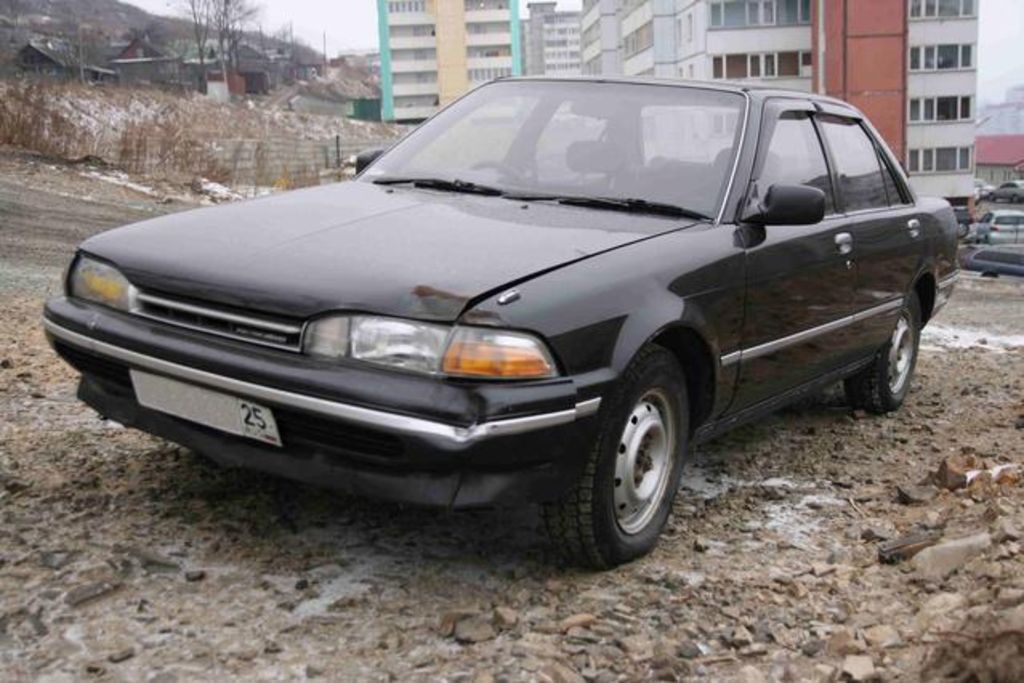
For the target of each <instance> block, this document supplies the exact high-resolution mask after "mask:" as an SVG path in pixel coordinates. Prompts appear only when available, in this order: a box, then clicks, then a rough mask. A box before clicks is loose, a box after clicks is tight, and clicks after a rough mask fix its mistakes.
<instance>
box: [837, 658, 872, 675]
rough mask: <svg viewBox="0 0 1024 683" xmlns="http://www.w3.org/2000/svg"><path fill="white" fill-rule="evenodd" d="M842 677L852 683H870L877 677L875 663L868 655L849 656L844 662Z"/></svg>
mask: <svg viewBox="0 0 1024 683" xmlns="http://www.w3.org/2000/svg"><path fill="white" fill-rule="evenodd" d="M842 676H843V678H845V679H847V680H850V681H869V680H871V679H873V678H874V677H875V663H874V662H873V661H872V660H871V657H868V656H867V655H849V656H848V657H847V658H846V659H844V660H843V670H842Z"/></svg>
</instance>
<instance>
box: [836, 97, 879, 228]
mask: <svg viewBox="0 0 1024 683" xmlns="http://www.w3.org/2000/svg"><path fill="white" fill-rule="evenodd" d="M821 129H822V130H823V131H824V134H825V139H826V140H828V144H829V147H830V148H831V150H832V157H833V158H834V159H835V161H836V166H837V169H836V170H837V171H838V174H839V189H840V191H841V192H842V195H843V201H844V205H845V207H846V210H847V211H861V210H864V209H877V208H884V207H887V206H889V200H888V197H887V195H886V193H885V180H884V178H883V177H882V167H881V166H880V165H879V163H878V154H877V152H876V151H875V145H874V144H873V143H872V142H871V138H869V137H868V135H867V133H865V132H864V130H863V129H862V128H861V127H860V125H859V124H858V123H857V122H856V121H851V120H849V119H841V118H836V117H833V116H828V117H822V126H821Z"/></svg>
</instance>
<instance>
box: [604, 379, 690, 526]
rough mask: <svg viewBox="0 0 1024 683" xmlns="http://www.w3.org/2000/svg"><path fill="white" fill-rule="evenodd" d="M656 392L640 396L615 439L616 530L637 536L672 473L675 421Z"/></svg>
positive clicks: (660, 395) (664, 399)
mask: <svg viewBox="0 0 1024 683" xmlns="http://www.w3.org/2000/svg"><path fill="white" fill-rule="evenodd" d="M670 405H671V404H670V403H669V402H668V399H667V397H666V396H665V394H664V393H662V392H661V391H660V390H652V391H649V392H648V393H646V394H644V396H643V397H642V398H641V399H640V401H639V402H638V403H637V404H636V406H635V407H634V408H633V411H632V412H631V413H630V416H629V419H628V420H626V426H625V428H624V429H623V430H622V436H621V437H620V438H619V444H618V452H617V454H616V458H615V480H614V484H613V485H614V487H615V491H614V502H615V518H616V520H617V521H618V524H619V528H621V529H622V530H623V531H624V532H625V533H627V534H636V533H639V532H640V531H642V530H643V529H644V527H646V526H647V524H648V523H649V522H650V521H651V519H652V518H653V517H654V515H655V513H656V512H657V511H658V507H659V506H660V504H661V501H662V499H663V498H664V497H665V490H666V489H667V488H668V481H669V478H670V475H671V472H672V460H673V457H674V454H675V450H676V446H675V444H676V435H675V426H674V425H675V420H674V419H673V417H672V413H671V408H670Z"/></svg>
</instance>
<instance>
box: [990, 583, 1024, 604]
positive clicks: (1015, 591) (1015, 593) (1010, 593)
mask: <svg viewBox="0 0 1024 683" xmlns="http://www.w3.org/2000/svg"><path fill="white" fill-rule="evenodd" d="M1022 602H1024V590H1021V589H1019V588H1000V589H999V595H998V596H996V605H997V606H998V607H1016V606H1017V605H1019V604H1021V603H1022Z"/></svg>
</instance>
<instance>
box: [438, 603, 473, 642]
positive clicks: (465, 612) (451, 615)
mask: <svg viewBox="0 0 1024 683" xmlns="http://www.w3.org/2000/svg"><path fill="white" fill-rule="evenodd" d="M476 614H477V613H476V611H474V610H469V609H459V610H453V611H451V612H445V613H444V614H442V615H441V623H440V624H439V625H438V631H440V632H441V635H442V636H451V635H453V634H454V633H455V626H456V624H458V623H459V622H460V621H462V620H463V619H468V618H470V617H474V616H476Z"/></svg>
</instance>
